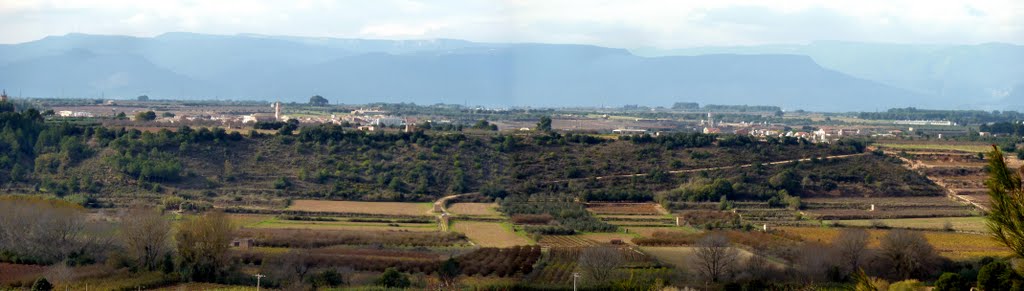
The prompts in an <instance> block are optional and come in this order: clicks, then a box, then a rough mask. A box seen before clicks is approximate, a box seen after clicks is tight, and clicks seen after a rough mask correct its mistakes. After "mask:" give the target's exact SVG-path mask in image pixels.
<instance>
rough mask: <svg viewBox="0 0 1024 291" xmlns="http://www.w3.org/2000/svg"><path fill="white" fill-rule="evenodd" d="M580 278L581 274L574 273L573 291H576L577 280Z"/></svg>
mask: <svg viewBox="0 0 1024 291" xmlns="http://www.w3.org/2000/svg"><path fill="white" fill-rule="evenodd" d="M579 277H580V273H578V272H572V291H576V279H577V278H579Z"/></svg>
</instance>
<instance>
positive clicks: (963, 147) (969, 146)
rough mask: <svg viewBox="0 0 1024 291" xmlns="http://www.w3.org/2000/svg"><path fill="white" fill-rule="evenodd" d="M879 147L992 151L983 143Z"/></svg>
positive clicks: (989, 146)
mask: <svg viewBox="0 0 1024 291" xmlns="http://www.w3.org/2000/svg"><path fill="white" fill-rule="evenodd" d="M875 145H876V146H878V147H883V148H891V149H896V150H952V151H962V152H974V153H984V152H988V151H990V150H992V146H991V145H987V144H983V143H953V142H949V143H946V142H932V143H879V144H875Z"/></svg>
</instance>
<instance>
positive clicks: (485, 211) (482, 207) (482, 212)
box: [448, 202, 501, 216]
mask: <svg viewBox="0 0 1024 291" xmlns="http://www.w3.org/2000/svg"><path fill="white" fill-rule="evenodd" d="M448 212H450V213H452V214H455V215H478V216H500V215H501V213H498V204H496V203H472V202H460V203H455V204H452V205H451V206H448Z"/></svg>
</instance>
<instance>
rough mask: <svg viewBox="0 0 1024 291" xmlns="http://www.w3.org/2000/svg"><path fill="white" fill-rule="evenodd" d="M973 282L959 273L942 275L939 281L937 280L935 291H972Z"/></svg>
mask: <svg viewBox="0 0 1024 291" xmlns="http://www.w3.org/2000/svg"><path fill="white" fill-rule="evenodd" d="M970 289H971V281H970V280H967V279H965V278H964V277H963V276H960V274H957V273H942V276H939V279H938V280H935V291H960V290H970Z"/></svg>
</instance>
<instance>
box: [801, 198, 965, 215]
mask: <svg viewBox="0 0 1024 291" xmlns="http://www.w3.org/2000/svg"><path fill="white" fill-rule="evenodd" d="M803 202H804V209H805V210H804V213H806V214H807V215H810V216H811V217H813V218H815V219H820V220H846V219H892V218H925V217H966V216H974V215H977V210H976V209H975V208H974V207H971V206H969V205H966V204H963V203H959V202H956V201H953V200H951V199H949V198H947V197H942V196H937V197H843V198H808V199H804V200H803ZM872 205H874V206H875V209H874V211H872V210H871V206H872Z"/></svg>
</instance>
